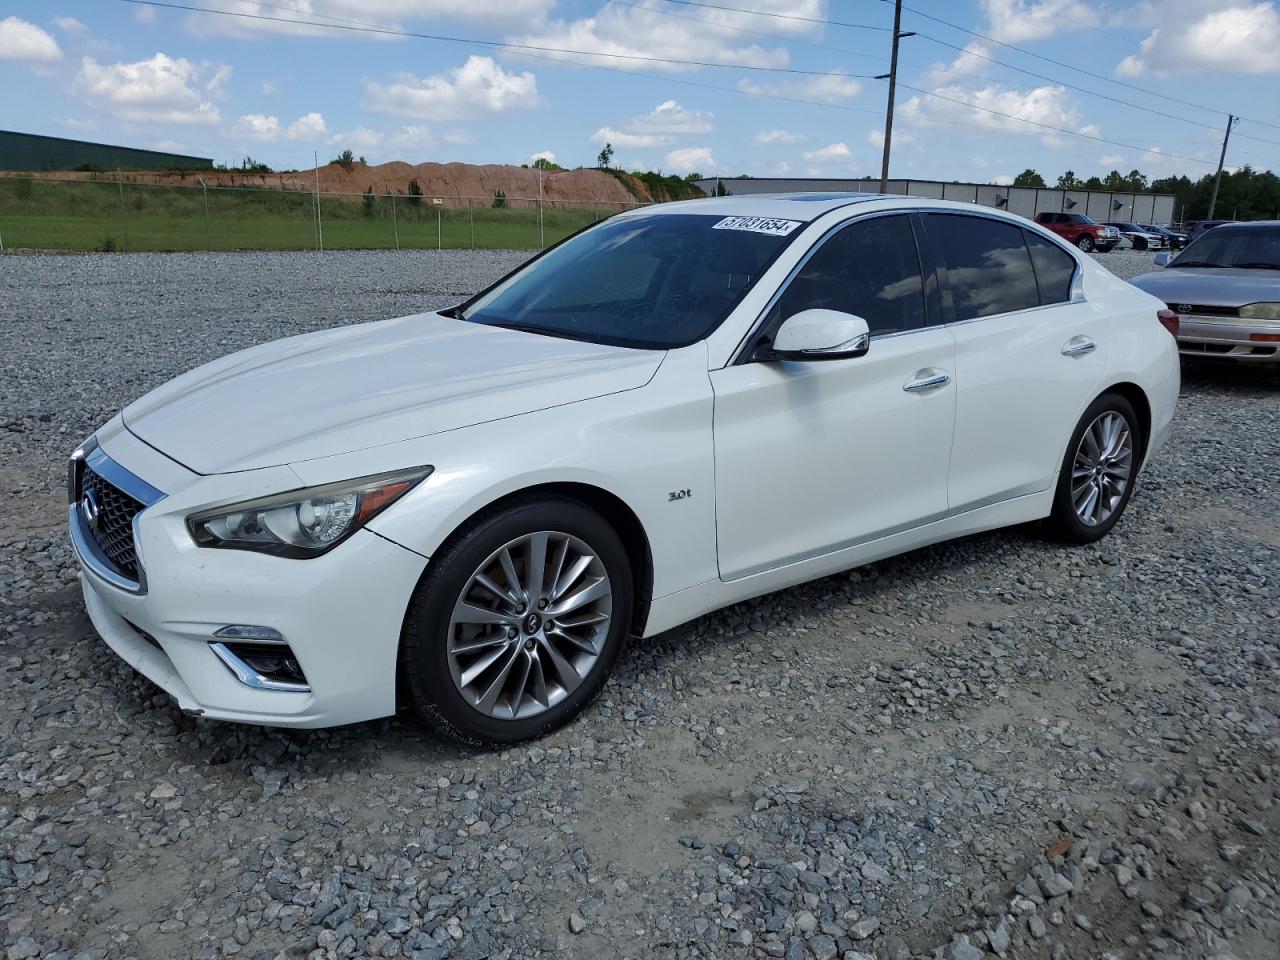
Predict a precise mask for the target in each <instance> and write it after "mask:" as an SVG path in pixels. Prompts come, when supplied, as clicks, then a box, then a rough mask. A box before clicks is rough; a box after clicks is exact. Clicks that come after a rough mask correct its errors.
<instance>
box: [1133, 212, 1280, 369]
mask: <svg viewBox="0 0 1280 960" xmlns="http://www.w3.org/2000/svg"><path fill="white" fill-rule="evenodd" d="M1155 262H1156V265H1157V266H1159V267H1163V268H1164V269H1162V270H1157V271H1155V272H1154V273H1145V274H1143V275H1142V276H1140V277H1134V279H1133V280H1132V281H1131V282H1132V283H1133V285H1134V286H1136V287H1138V288H1140V289H1142V290H1145V291H1146V292H1147V293H1150V294H1151V295H1153V296H1156V297H1159V298H1160V299H1161V300H1163V301H1164V302H1165V303H1167V304H1168V305H1169V309H1171V310H1173V311H1175V312H1176V313H1177V314H1178V318H1179V323H1178V350H1179V352H1181V353H1182V354H1183V356H1195V357H1222V358H1224V359H1229V360H1242V361H1251V362H1255V363H1256V362H1263V363H1268V362H1269V363H1280V220H1264V221H1257V222H1254V223H1233V224H1227V225H1224V226H1221V227H1216V228H1215V229H1213V230H1209V231H1207V232H1205V233H1203V234H1201V235H1200V236H1199V237H1198V238H1197V239H1196V240H1195V241H1193V242H1192V243H1191V245H1190V246H1188V247H1187V248H1186V249H1185V250H1183V251H1182V252H1181V253H1179V254H1178V255H1177V256H1172V255H1171V254H1168V253H1158V254H1156V258H1155Z"/></svg>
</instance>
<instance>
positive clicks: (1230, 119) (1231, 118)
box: [1205, 113, 1240, 220]
mask: <svg viewBox="0 0 1280 960" xmlns="http://www.w3.org/2000/svg"><path fill="white" fill-rule="evenodd" d="M1239 122H1240V118H1239V117H1237V116H1235V115H1234V114H1230V113H1229V114H1227V130H1226V132H1225V133H1224V134H1223V135H1222V152H1221V153H1220V154H1218V175H1217V176H1215V177H1214V178H1213V194H1212V195H1211V196H1210V197H1209V216H1207V217H1205V219H1206V220H1212V219H1213V208H1214V207H1216V206H1217V205H1218V185H1219V184H1220V183H1222V164H1223V163H1224V162H1225V161H1226V159H1227V141H1228V140H1230V139H1231V131H1232V129H1233V128H1234V127H1235V125H1236V124H1237V123H1239Z"/></svg>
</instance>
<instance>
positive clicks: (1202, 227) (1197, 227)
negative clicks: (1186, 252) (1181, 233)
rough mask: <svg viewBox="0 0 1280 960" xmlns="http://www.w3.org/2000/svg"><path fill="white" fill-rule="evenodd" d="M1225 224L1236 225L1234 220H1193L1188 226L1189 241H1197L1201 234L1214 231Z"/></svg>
mask: <svg viewBox="0 0 1280 960" xmlns="http://www.w3.org/2000/svg"><path fill="white" fill-rule="evenodd" d="M1225 223H1235V221H1234V220H1192V221H1191V222H1190V223H1189V224H1187V239H1188V240H1195V239H1196V238H1197V237H1199V236H1200V234H1202V233H1204V232H1205V231H1206V230H1212V229H1213V228H1214V227H1220V226H1222V225H1223V224H1225Z"/></svg>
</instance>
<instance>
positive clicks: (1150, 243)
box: [1107, 222, 1168, 250]
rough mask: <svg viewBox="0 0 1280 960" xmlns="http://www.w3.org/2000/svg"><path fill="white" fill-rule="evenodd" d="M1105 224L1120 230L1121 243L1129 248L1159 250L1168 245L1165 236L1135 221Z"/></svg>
mask: <svg viewBox="0 0 1280 960" xmlns="http://www.w3.org/2000/svg"><path fill="white" fill-rule="evenodd" d="M1107 226H1109V227H1115V228H1116V229H1117V230H1118V231H1120V237H1121V240H1122V244H1121V245H1122V246H1126V247H1128V248H1129V249H1131V250H1160V249H1163V248H1164V247H1166V246H1168V241H1167V240H1166V238H1165V237H1163V236H1161V235H1160V234H1158V233H1153V232H1151V231H1150V230H1146V229H1144V228H1142V227H1140V226H1138V224H1136V223H1122V222H1117V223H1108V224H1107Z"/></svg>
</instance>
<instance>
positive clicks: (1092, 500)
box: [1071, 410, 1133, 526]
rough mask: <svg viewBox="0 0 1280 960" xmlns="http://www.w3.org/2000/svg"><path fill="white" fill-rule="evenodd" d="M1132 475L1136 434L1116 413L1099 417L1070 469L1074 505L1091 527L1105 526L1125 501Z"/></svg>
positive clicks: (1083, 438) (1077, 514)
mask: <svg viewBox="0 0 1280 960" xmlns="http://www.w3.org/2000/svg"><path fill="white" fill-rule="evenodd" d="M1132 471H1133V433H1132V431H1131V430H1130V429H1129V423H1128V421H1126V420H1125V418H1124V417H1123V416H1121V415H1120V414H1119V413H1117V412H1116V411H1114V410H1108V411H1106V412H1105V413H1102V414H1100V415H1099V416H1098V417H1097V418H1096V419H1095V420H1094V421H1093V423H1091V424H1089V426H1088V428H1087V429H1086V430H1085V431H1084V433H1083V434H1082V435H1081V437H1080V445H1079V447H1077V448H1076V453H1075V459H1074V460H1073V462H1072V468H1071V503H1072V506H1073V507H1074V508H1075V511H1076V516H1077V517H1079V518H1080V520H1081V522H1083V523H1085V524H1087V525H1089V526H1097V525H1098V524H1100V523H1105V522H1106V521H1107V520H1108V519H1110V518H1111V516H1112V515H1113V514H1114V513H1115V511H1116V509H1117V508H1118V507H1119V506H1120V504H1121V502H1122V501H1123V500H1124V495H1125V492H1126V490H1127V489H1128V486H1129V477H1130V475H1131V473H1132Z"/></svg>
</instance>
